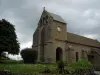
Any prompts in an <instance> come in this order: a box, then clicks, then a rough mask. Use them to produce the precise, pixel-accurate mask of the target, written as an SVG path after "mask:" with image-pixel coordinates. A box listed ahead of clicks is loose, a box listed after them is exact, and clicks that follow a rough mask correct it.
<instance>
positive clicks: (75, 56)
mask: <svg viewBox="0 0 100 75" xmlns="http://www.w3.org/2000/svg"><path fill="white" fill-rule="evenodd" d="M32 49H33V50H36V51H37V52H38V59H37V61H38V62H44V63H55V62H57V61H60V60H62V61H64V62H67V63H75V62H76V61H78V60H80V59H88V60H89V61H90V62H91V63H93V65H94V67H95V68H100V65H99V64H100V42H99V41H97V40H94V39H90V38H87V37H84V36H81V35H77V34H73V33H70V32H67V23H66V22H65V21H64V20H63V19H62V18H61V17H60V16H59V15H56V14H53V13H50V12H48V11H46V10H45V9H44V10H43V13H42V15H41V17H40V20H39V22H38V25H37V28H36V30H35V32H34V34H33V45H32Z"/></svg>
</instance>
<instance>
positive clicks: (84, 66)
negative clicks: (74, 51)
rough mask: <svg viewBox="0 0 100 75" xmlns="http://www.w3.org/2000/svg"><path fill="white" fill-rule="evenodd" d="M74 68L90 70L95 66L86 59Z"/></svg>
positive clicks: (77, 63)
mask: <svg viewBox="0 0 100 75" xmlns="http://www.w3.org/2000/svg"><path fill="white" fill-rule="evenodd" d="M73 67H74V68H75V69H89V68H92V67H93V65H92V63H91V62H90V61H88V60H86V59H82V60H79V61H78V62H76V63H75V64H74V65H73Z"/></svg>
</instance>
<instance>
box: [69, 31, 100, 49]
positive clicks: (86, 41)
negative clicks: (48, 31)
mask: <svg viewBox="0 0 100 75" xmlns="http://www.w3.org/2000/svg"><path fill="white" fill-rule="evenodd" d="M67 41H68V42H73V43H79V44H83V45H88V46H93V47H100V42H99V41H97V40H94V39H90V38H87V37H84V36H81V35H77V34H73V33H70V32H67Z"/></svg>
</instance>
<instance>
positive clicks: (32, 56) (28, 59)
mask: <svg viewBox="0 0 100 75" xmlns="http://www.w3.org/2000/svg"><path fill="white" fill-rule="evenodd" d="M20 54H21V56H22V58H23V60H24V63H35V62H36V60H37V51H35V50H32V49H31V48H25V49H23V50H21V53H20Z"/></svg>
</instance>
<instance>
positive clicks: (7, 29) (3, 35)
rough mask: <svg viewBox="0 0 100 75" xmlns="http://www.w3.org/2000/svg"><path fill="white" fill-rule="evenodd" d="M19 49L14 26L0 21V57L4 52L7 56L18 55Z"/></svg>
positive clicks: (3, 20)
mask: <svg viewBox="0 0 100 75" xmlns="http://www.w3.org/2000/svg"><path fill="white" fill-rule="evenodd" d="M19 49H20V46H19V42H18V40H17V35H16V33H15V28H14V25H12V24H11V23H10V22H8V21H7V20H5V19H2V20H0V57H1V54H2V53H3V52H5V51H6V52H8V53H9V54H18V53H19Z"/></svg>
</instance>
